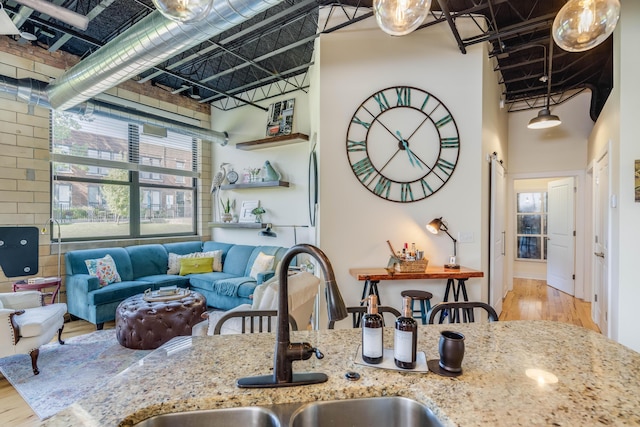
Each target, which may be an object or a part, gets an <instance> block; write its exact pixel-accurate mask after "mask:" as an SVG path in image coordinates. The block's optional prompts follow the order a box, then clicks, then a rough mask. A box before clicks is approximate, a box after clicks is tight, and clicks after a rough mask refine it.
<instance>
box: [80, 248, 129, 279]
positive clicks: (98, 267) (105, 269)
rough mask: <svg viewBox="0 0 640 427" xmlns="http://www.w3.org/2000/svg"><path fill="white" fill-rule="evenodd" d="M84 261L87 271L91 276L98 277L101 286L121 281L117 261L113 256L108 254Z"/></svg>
mask: <svg viewBox="0 0 640 427" xmlns="http://www.w3.org/2000/svg"><path fill="white" fill-rule="evenodd" d="M84 263H85V264H86V266H87V271H89V274H90V275H91V276H95V277H97V278H98V282H99V283H100V286H101V287H102V286H107V285H110V284H111V283H117V282H121V281H122V279H120V275H119V274H118V269H117V268H116V263H115V262H114V261H113V258H111V255H109V254H107V255H105V256H104V257H102V258H97V259H86V260H84Z"/></svg>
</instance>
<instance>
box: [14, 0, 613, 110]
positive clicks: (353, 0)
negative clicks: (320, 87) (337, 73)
mask: <svg viewBox="0 0 640 427" xmlns="http://www.w3.org/2000/svg"><path fill="white" fill-rule="evenodd" d="M53 2H54V3H55V4H57V5H59V6H62V7H65V8H68V9H70V10H73V11H75V12H77V13H80V14H83V15H86V16H88V17H89V19H90V23H89V28H88V29H87V31H85V32H78V31H75V30H74V29H73V28H71V27H69V26H68V25H66V24H63V23H61V22H59V21H56V20H55V19H52V18H50V17H48V16H46V15H42V14H40V13H38V12H34V11H32V10H30V9H29V8H26V7H24V6H21V5H19V4H17V3H15V2H13V0H6V3H5V9H6V10H7V11H8V12H9V13H10V14H13V19H14V22H15V23H16V25H17V26H18V27H20V26H24V25H33V26H34V27H35V29H33V31H34V32H35V35H36V37H37V40H36V41H35V42H33V43H34V44H36V45H37V46H40V47H42V48H43V49H48V50H49V51H52V52H55V51H56V50H58V49H61V50H64V51H66V52H70V53H72V54H75V55H77V56H79V57H80V58H85V57H87V56H88V55H90V54H91V53H93V52H95V51H97V50H98V49H100V48H101V47H102V46H104V45H105V44H106V43H108V42H109V41H110V40H112V39H113V38H114V37H116V36H117V35H119V34H121V33H123V32H124V31H126V30H127V29H128V28H130V27H131V26H132V25H133V24H135V23H136V22H138V21H140V20H141V19H142V18H144V17H145V16H147V15H148V14H149V13H151V12H153V11H154V7H153V5H152V3H151V0H133V1H132V0H54V1H53ZM564 3H565V0H433V4H432V10H431V17H430V20H429V22H428V23H427V24H425V25H424V26H423V27H427V26H430V25H436V24H442V25H448V26H449V28H450V30H451V35H452V37H453V38H454V40H455V41H456V43H457V45H458V48H459V50H460V52H461V54H464V53H465V52H466V50H467V49H468V48H469V47H471V46H473V45H476V44H478V43H489V44H490V45H491V48H490V57H492V58H494V59H495V61H494V62H495V64H496V66H495V71H496V73H497V78H498V80H499V82H500V84H501V85H502V87H503V100H504V102H505V105H506V106H507V107H508V108H509V111H519V110H524V109H536V108H540V107H541V106H542V105H544V103H545V102H546V93H547V89H548V87H547V79H549V78H551V104H552V105H553V104H556V103H561V102H564V101H566V100H567V99H570V98H571V97H573V96H575V95H576V94H577V93H581V92H583V91H585V90H587V89H588V90H590V91H591V92H592V108H591V117H592V118H593V119H595V118H596V117H597V115H598V114H599V112H600V111H601V109H602V107H603V105H604V102H605V100H606V98H607V96H608V95H609V93H610V91H611V87H612V84H613V41H612V39H611V38H610V39H609V40H607V41H606V42H605V43H603V44H602V45H600V46H598V47H596V48H594V49H592V50H590V51H587V52H582V53H569V52H564V51H562V50H561V49H559V48H556V49H554V50H553V69H552V74H551V76H549V75H548V74H549V73H548V60H549V58H548V49H549V42H550V31H551V24H552V22H553V19H554V17H555V15H556V13H557V12H558V10H559V9H560V8H561V7H562V6H563V5H564ZM320 7H324V8H327V12H326V13H329V14H330V15H331V16H332V17H333V19H331V23H332V24H331V25H332V27H328V24H326V23H324V22H323V23H322V27H321V28H319V27H318V25H319V23H318V20H319V8H320ZM372 15H373V13H372V11H371V0H285V1H283V2H282V3H280V4H279V5H277V6H274V7H273V8H271V9H269V10H267V11H266V12H264V13H262V14H260V15H259V16H256V17H254V18H253V19H250V20H248V21H246V22H244V23H242V24H240V25H238V26H236V27H233V28H232V29H230V30H228V31H225V32H223V33H222V34H220V35H218V36H215V37H213V38H211V39H209V40H207V41H206V42H204V43H201V44H200V45H198V46H195V47H193V48H191V49H188V50H186V51H184V52H182V53H180V54H178V55H175V56H174V57H172V58H170V59H169V60H167V61H165V62H164V63H161V64H159V65H157V66H156V67H154V68H152V69H149V70H147V71H145V72H143V73H141V74H140V75H138V76H135V77H134V79H135V80H136V81H138V82H140V83H144V82H151V83H152V84H154V85H156V86H158V87H160V88H163V89H165V90H167V91H170V92H172V93H174V94H175V95H176V96H187V95H188V94H190V93H191V92H192V91H191V89H190V88H191V87H197V88H198V89H199V92H200V96H201V98H200V101H199V102H203V103H210V104H211V105H212V106H213V107H214V108H218V109H222V110H228V109H232V108H237V107H239V106H243V105H247V104H249V105H253V106H255V107H258V108H262V107H261V106H260V105H259V103H260V101H263V100H265V99H269V98H271V97H274V96H278V95H282V94H286V93H289V92H292V91H295V90H303V91H306V90H307V89H308V87H309V76H308V70H309V67H310V66H311V65H312V64H313V49H314V41H315V39H316V38H317V37H318V35H319V34H321V33H330V32H332V31H335V30H337V29H339V28H343V27H346V26H348V25H351V24H353V23H354V22H358V21H360V20H362V19H367V18H369V17H371V16H372ZM460 17H465V18H471V19H472V20H473V21H474V22H475V23H476V25H477V27H478V34H477V35H475V36H473V37H469V38H466V39H465V38H463V37H462V36H461V35H460V33H459V32H458V29H457V26H456V20H457V19H459V18H460ZM325 22H328V21H325ZM336 23H337V24H336ZM418 31H420V30H418Z"/></svg>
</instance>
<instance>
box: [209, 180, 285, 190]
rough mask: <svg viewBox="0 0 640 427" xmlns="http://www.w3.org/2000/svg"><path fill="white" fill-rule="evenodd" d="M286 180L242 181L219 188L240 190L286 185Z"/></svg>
mask: <svg viewBox="0 0 640 427" xmlns="http://www.w3.org/2000/svg"><path fill="white" fill-rule="evenodd" d="M288 186H289V183H288V182H287V181H259V182H243V183H241V184H226V185H221V186H220V189H221V190H241V189H243V188H266V187H288Z"/></svg>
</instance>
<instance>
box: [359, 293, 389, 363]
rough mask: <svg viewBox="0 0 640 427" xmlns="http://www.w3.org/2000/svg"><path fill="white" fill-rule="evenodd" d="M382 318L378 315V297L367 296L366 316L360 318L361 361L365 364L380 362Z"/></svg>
mask: <svg viewBox="0 0 640 427" xmlns="http://www.w3.org/2000/svg"><path fill="white" fill-rule="evenodd" d="M383 323H384V322H383V320H382V316H381V315H380V314H378V297H377V296H376V295H369V297H368V298H367V314H365V315H364V316H362V360H364V361H365V362H367V363H372V364H378V363H380V362H382V356H383V352H384V350H383V348H384V346H383V338H382V331H383V329H382V327H383V326H384V324H383Z"/></svg>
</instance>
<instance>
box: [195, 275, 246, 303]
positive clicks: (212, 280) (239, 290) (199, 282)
mask: <svg viewBox="0 0 640 427" xmlns="http://www.w3.org/2000/svg"><path fill="white" fill-rule="evenodd" d="M188 277H189V282H190V287H191V288H193V289H196V290H197V289H202V290H205V291H210V292H216V293H218V294H220V295H227V296H233V297H240V298H249V295H253V291H254V289H255V288H256V286H257V283H256V281H255V280H253V279H252V278H251V277H234V276H231V275H229V274H225V273H204V274H192V275H190V276H188Z"/></svg>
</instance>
